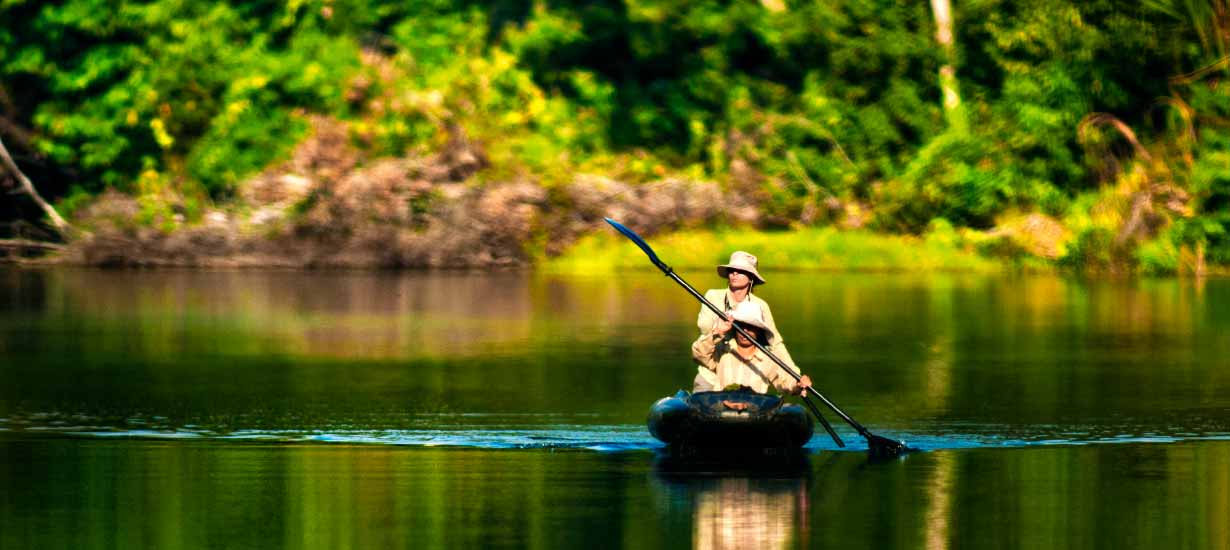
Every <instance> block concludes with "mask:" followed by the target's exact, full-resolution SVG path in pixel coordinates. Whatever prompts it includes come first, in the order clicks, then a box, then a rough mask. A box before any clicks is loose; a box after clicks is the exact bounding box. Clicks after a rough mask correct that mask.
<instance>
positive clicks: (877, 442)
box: [603, 218, 912, 457]
mask: <svg viewBox="0 0 1230 550" xmlns="http://www.w3.org/2000/svg"><path fill="white" fill-rule="evenodd" d="M603 219H605V220H606V223H609V224H611V227H614V228H615V230H616V231H619V232H620V233H622V234H623V236H625V237H627V238H628V239H629V240H631V241H632V242H633V243H634V244H636V246H638V247H640V249H641V250H642V251H643V252H645V255H646V256H649V261H651V262H653V265H655V266H657V268H658V269H660V270H662V273H665V274H666V276H667V277H670V278H671V279H673V280H674V281H675V282H676V283H679V285H680V286H682V287H683V288H684V290H687V291H688V293H689V294H691V295H692V297H693V298H696V299H697V300H700V303H702V304H704V305H705V306H706V307H708V308H709V309H710V310H712V311H713V312H714V313H716V314H717V315H718V317H719V318H722V319H726V318H728V316H727V315H726V312H724V311H722V310H721V309H718V307H717V306H715V305H713V303H712V302H710V301H709V300H706V299H705V297H704V295H702V294H701V293H699V292H697V291H696V289H695V288H692V285H690V284H688V282H687V281H684V280H683V278H682V277H680V276H679V275H678V274H677V273H675V271H674V270H673V269H671V267H670V266H668V265H666V263H664V262H663V261H662V260H660V259H658V255H657V254H655V253H654V251H653V249H652V248H650V247H649V244H648V243H646V242H645V240H644V239H642V238H641V236H640V235H637V234H636V232H635V231H633V230H631V229H628V228H627V227H624V225H623V224H621V223H619V222H617V221H615V220H612V219H611V218H603ZM732 326H733V327H734V329H735V330H736V331H738V333H739V334H742V335H743V336H744V337H745V338H747V339H748V340H751V341H752V343H753V344H755V345H756V348H757V349H759V350H760V351H761V352H763V353H764V354H765V355H766V356H768V358H769V359H772V360H773V362H774V363H777V365H778V366H780V367H781V368H782V370H783V371H786V373H787V374H789V375H790V376H792V377H794V379H795V380H796V381H797V380H800V379H801V377H800V375H799V374H798V373H796V372H794V369H791V368H790V367H788V366H787V365H786V363H785V362H783V361H782V360H781V359H779V358H778V357H777V356H776V355H774V354H773V352H771V351H769V350H768V348H766V347H765V346H764V345H762V344H761V343H760V342H759V341H757V340H756V339H755V338H752V337H751V335H749V334H748V333H747V331H745V330H744V329H743V327H741V326H739V324H738V323H735V324H734V325H732ZM807 391H809V392H811V394H812V395H814V396H815V397H816V398H817V399H819V400H820V401H823V402H824V404H825V405H827V406H828V408H830V409H832V410H833V412H835V413H837V416H840V417H841V418H842V420H845V421H846V423H847V424H849V425H850V426H851V427H853V428H854V429H855V430H856V431H858V434H859V435H861V436H863V438H864V439H866V440H867V452H868V453H869V454H870V455H871V456H873V457H893V456H898V455H901V454H904V453H906V452H908V451H910V450H912V449H910V448H909V447H908V446H906V444H905V442H904V441H897V440H893V439H889V438H887V437H882V436H878V435H875V434H873V433H871V432H870V431H869V430H868V429H867V428H865V427H863V425H862V424H859V423H858V422H856V421H855V420H854V419H853V418H850V415H848V414H846V413H844V412H842V410H841V409H839V408H837V405H834V404H833V402H832V401H829V399H828V398H827V397H825V396H824V394H821V393H820V391H819V390H817V389H816V388H814V387H808V388H807ZM803 399H804V402H805V403H807V404H808V406H809V407H810V408H811V410H812V413H814V414H815V415H816V418H818V419H819V420H820V423H821V424H823V425H824V427H825V429H826V430H828V432H829V435H831V436H833V440H834V441H836V442H837V445H838V446H842V447H844V446H845V445H844V444H843V443H842V442H841V439H840V438H838V437H837V433H836V432H834V431H833V428H832V426H829V423H828V422H827V421H825V419H824V417H823V416H820V411H819V410H817V409H816V408H815V405H812V404H811V402H810V401H807V393H804V394H803Z"/></svg>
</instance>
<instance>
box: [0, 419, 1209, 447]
mask: <svg viewBox="0 0 1230 550" xmlns="http://www.w3.org/2000/svg"><path fill="white" fill-rule="evenodd" d="M71 418H72V420H75V421H76V422H69V421H66V420H67V418H66V415H57V414H42V413H40V414H32V415H25V416H22V417H13V416H11V415H10V416H8V417H5V418H0V432H4V433H5V434H6V437H11V436H12V435H13V434H18V435H20V434H21V433H31V434H39V435H40V436H44V437H45V436H51V437H54V436H65V437H87V438H100V439H103V438H105V439H124V438H129V439H161V440H199V441H233V442H237V441H253V442H268V443H291V444H324V445H328V444H347V445H388V446H407V447H468V448H480V449H584V450H591V451H597V452H624V451H641V450H652V449H659V448H661V447H663V444H662V443H660V442H659V441H657V440H655V439H653V437H651V436H650V435H649V433H648V430H646V429H645V426H644V425H643V424H591V423H584V421H585V420H589V419H588V418H585V419H579V420H582V423H576V422H562V423H561V422H558V421H559V420H561V419H563V417H562V416H552V415H545V416H544V415H529V416H526V417H524V418H521V417H511V416H504V417H502V418H498V419H494V420H502V421H503V422H502V423H500V424H498V425H494V424H493V423H489V421H491V420H493V418H491V417H490V415H469V416H468V417H466V418H467V419H469V420H470V421H474V420H476V419H477V420H478V421H481V422H482V423H483V424H484V425H482V426H474V425H472V424H471V425H469V426H466V425H465V424H466V423H465V422H458V418H457V417H453V418H452V421H453V422H454V423H455V424H459V425H456V427H451V426H450V427H439V424H438V423H437V424H436V425H435V426H432V425H431V423H430V422H424V423H419V422H415V423H414V425H418V426H424V427H422V428H415V429H388V430H373V429H363V428H358V427H353V426H338V427H336V428H323V429H299V430H288V429H249V430H236V431H216V430H210V429H206V428H202V427H200V426H198V425H196V424H185V425H183V426H180V427H175V426H171V425H168V423H167V419H166V418H164V417H159V416H150V417H149V420H151V421H152V422H147V421H144V419H138V418H132V419H128V420H130V421H126V422H119V423H113V425H104V424H105V423H98V422H89V420H97V419H87V418H82V417H80V416H74V417H71ZM83 420H85V422H82V421H83ZM133 420H138V421H133ZM434 420H436V421H439V420H441V419H434ZM551 420H554V421H556V422H555V423H549V422H550V421H551ZM510 421H511V422H510ZM918 428H919V429H915V430H908V431H906V430H902V431H880V430H876V431H875V433H876V434H877V435H880V436H884V437H888V438H890V439H897V440H902V441H905V442H906V443H907V444H908V445H909V446H910V447H912V448H915V449H918V450H921V451H939V450H960V449H977V448H1024V447H1038V446H1061V445H1067V446H1071V445H1107V444H1140V443H1148V444H1167V443H1177V442H1182V441H1225V440H1230V432H1227V431H1221V430H1217V431H1213V430H1210V431H1197V430H1192V429H1191V428H1192V427H1191V426H1174V427H1166V428H1162V427H1159V426H1147V427H1146V426H1139V427H1136V426H1123V425H1117V426H1107V425H1081V426H1074V425H1053V424H1046V425H1032V426H1031V425H1000V424H979V423H947V424H941V423H932V424H928V425H924V426H919V427H918ZM838 433H839V434H840V436H841V437H842V439H843V440H844V441H845V443H846V447H845V448H844V449H842V448H838V447H837V446H836V444H835V443H834V442H833V441H832V440H831V439H829V438H828V437H827V435H826V434H825V433H824V432H823V431H818V432H817V433H816V435H815V437H813V438H812V440H811V441H810V442H809V443H808V444H807V446H806V447H805V448H806V449H808V450H810V451H813V452H817V451H841V450H844V451H864V450H866V449H867V446H866V442H865V441H864V440H863V438H862V437H860V436H859V435H858V434H857V433H856V432H854V431H853V430H850V429H848V428H845V429H840V428H839V429H838Z"/></svg>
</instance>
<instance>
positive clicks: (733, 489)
mask: <svg viewBox="0 0 1230 550" xmlns="http://www.w3.org/2000/svg"><path fill="white" fill-rule="evenodd" d="M653 479H654V483H655V486H656V487H657V489H658V490H659V491H662V492H664V493H666V494H667V495H669V496H668V502H669V503H670V505H671V506H672V507H673V508H676V509H679V508H683V509H685V510H684V513H688V514H690V515H691V520H692V525H691V531H692V547H693V548H696V549H698V550H726V549H735V548H739V549H744V548H764V549H777V548H792V547H800V546H806V541H807V535H808V531H809V527H808V526H809V523H808V518H809V508H810V506H809V500H810V485H811V464H810V461H809V460H808V458H807V457H806V456H794V457H789V458H786V459H776V458H771V457H770V458H769V459H768V460H766V459H765V457H742V458H735V459H732V460H729V461H723V462H717V463H714V462H702V463H697V462H689V461H686V460H679V459H675V458H672V457H659V458H658V460H657V461H656V463H655V467H654V475H653Z"/></svg>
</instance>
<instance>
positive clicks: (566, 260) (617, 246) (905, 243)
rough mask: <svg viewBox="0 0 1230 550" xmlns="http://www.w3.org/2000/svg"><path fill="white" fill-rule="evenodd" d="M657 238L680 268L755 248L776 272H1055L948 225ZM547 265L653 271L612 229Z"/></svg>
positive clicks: (723, 231)
mask: <svg viewBox="0 0 1230 550" xmlns="http://www.w3.org/2000/svg"><path fill="white" fill-rule="evenodd" d="M650 241H651V243H650V244H651V246H652V247H653V249H654V251H655V252H656V253H657V254H658V256H659V257H660V258H662V260H663V261H665V262H666V263H667V264H668V265H670V266H672V267H675V268H678V269H703V268H709V267H712V266H714V265H718V264H721V263H724V262H725V261H726V260H727V259H728V258H729V254H730V252H732V251H734V250H748V251H751V252H753V253H754V254H756V255H757V256H758V257H759V258H760V262H761V263H762V264H764V265H766V266H773V269H775V270H799V271H966V272H992V271H1002V270H1006V269H1011V268H1013V267H1014V266H1015V267H1020V266H1028V268H1029V269H1031V270H1047V269H1051V268H1050V267H1049V266H1047V265H1046V264H1045V263H1043V262H1041V261H1020V260H1012V259H1004V258H991V257H986V256H983V255H980V254H979V253H978V252H977V251H976V249H975V246H974V245H973V244H972V239H970V238H966V237H962V235H961V234H959V233H958V232H956V231H954V230H953V229H952V228H951V227H947V226H944V227H939V228H934V229H933V230H932V231H930V232H928V233H927V234H925V235H923V236H907V235H882V234H876V233H872V232H869V231H864V230H850V231H841V230H838V229H836V228H833V227H808V228H802V229H797V230H791V231H755V230H747V229H735V228H718V229H690V230H683V231H678V232H673V233H668V234H663V235H659V236H657V237H655V238H653V239H650ZM545 268H546V269H547V270H549V271H552V272H562V273H603V272H614V271H620V270H626V269H653V264H651V263H649V261H648V260H647V259H646V257H645V255H644V253H642V252H641V250H640V249H639V248H637V247H635V246H633V245H632V243H630V242H628V241H627V239H625V238H623V237H622V236H619V235H617V234H615V233H614V232H613V231H610V232H598V233H594V234H591V235H588V236H586V237H584V238H582V239H581V240H580V241H579V242H577V244H576V245H575V246H573V247H572V248H570V249H568V251H566V252H565V253H564V254H562V255H560V256H559V257H555V258H551V259H548V260H547V261H546V262H545Z"/></svg>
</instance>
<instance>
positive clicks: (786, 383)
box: [766, 358, 811, 395]
mask: <svg viewBox="0 0 1230 550" xmlns="http://www.w3.org/2000/svg"><path fill="white" fill-rule="evenodd" d="M766 361H768V362H772V361H773V360H772V359H767V358H766ZM790 366H791V367H794V368H793V370H794V372H796V373H797V372H799V368H798V367H795V366H794V365H793V364H790ZM774 367H776V368H774V369H773V376H772V379H771V380H770V381H771V382H772V383H773V387H775V388H777V391H780V392H782V393H789V394H792V395H798V394H801V393H803V392H804V391H805V388H809V387H811V377H810V376H807V375H806V374H803V375H801V376H800V378H799V379H798V380H795V379H794V377H793V376H790V375H789V374H787V373H785V372H782V368H781V367H780V366H777V365H776V364H774Z"/></svg>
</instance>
